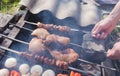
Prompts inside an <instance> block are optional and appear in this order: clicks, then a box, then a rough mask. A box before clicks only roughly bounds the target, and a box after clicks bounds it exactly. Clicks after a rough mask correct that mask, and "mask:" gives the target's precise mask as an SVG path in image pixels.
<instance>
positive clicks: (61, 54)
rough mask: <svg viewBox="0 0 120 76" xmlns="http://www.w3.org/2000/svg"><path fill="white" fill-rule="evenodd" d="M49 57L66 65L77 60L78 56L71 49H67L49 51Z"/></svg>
mask: <svg viewBox="0 0 120 76" xmlns="http://www.w3.org/2000/svg"><path fill="white" fill-rule="evenodd" d="M49 52H50V54H51V56H52V57H53V58H55V59H56V60H61V61H65V62H68V63H71V62H74V61H76V60H77V58H78V57H79V55H78V54H77V53H76V52H75V51H74V50H73V49H71V48H67V49H65V50H63V51H61V50H52V51H51V50H49Z"/></svg>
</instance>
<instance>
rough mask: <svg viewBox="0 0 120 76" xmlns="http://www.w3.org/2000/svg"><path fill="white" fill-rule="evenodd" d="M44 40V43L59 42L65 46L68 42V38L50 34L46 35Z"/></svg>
mask: <svg viewBox="0 0 120 76" xmlns="http://www.w3.org/2000/svg"><path fill="white" fill-rule="evenodd" d="M44 42H45V44H46V45H51V43H55V45H57V44H60V45H63V46H66V45H67V44H68V43H69V42H70V38H68V37H64V36H59V35H54V34H51V35H48V36H47V37H46V40H45V41H44ZM54 47H55V46H54Z"/></svg>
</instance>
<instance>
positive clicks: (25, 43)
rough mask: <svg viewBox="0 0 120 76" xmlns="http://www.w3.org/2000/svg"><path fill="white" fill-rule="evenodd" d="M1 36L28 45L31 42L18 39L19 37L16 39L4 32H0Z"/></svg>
mask: <svg viewBox="0 0 120 76" xmlns="http://www.w3.org/2000/svg"><path fill="white" fill-rule="evenodd" d="M0 36H2V37H4V38H7V39H10V40H14V41H16V42H20V43H23V44H26V45H28V44H29V43H27V42H24V41H21V40H18V39H14V38H12V37H8V36H6V35H3V34H0Z"/></svg>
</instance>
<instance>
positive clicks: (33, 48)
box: [29, 38, 45, 53]
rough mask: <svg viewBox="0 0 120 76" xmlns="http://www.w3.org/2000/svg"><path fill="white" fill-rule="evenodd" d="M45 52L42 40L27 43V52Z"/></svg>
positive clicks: (36, 39)
mask: <svg viewBox="0 0 120 76" xmlns="http://www.w3.org/2000/svg"><path fill="white" fill-rule="evenodd" d="M44 50H45V47H44V44H43V42H42V39H38V38H33V39H32V40H31V41H30V43H29V51H30V52H32V53H38V52H43V51H44Z"/></svg>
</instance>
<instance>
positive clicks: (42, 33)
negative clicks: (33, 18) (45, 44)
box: [31, 28, 49, 39]
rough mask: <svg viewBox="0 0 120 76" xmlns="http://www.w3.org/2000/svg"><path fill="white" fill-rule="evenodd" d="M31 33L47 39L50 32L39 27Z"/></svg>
mask: <svg viewBox="0 0 120 76" xmlns="http://www.w3.org/2000/svg"><path fill="white" fill-rule="evenodd" d="M31 35H32V36H37V37H38V38H40V39H46V37H47V36H48V35H49V32H48V31H47V30H45V29H43V28H37V29H35V30H34V31H33V32H32V34H31Z"/></svg>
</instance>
